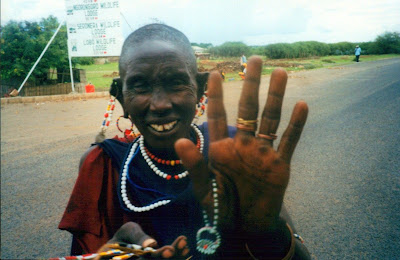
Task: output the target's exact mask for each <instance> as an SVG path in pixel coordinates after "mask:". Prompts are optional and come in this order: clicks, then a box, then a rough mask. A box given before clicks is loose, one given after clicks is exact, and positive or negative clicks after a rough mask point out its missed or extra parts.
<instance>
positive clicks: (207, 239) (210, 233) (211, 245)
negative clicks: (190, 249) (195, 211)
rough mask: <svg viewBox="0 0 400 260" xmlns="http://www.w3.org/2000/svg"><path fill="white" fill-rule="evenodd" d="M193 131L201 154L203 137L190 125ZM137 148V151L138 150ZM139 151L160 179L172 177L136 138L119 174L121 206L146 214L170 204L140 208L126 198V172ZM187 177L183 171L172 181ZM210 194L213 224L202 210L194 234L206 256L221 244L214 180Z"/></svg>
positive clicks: (160, 202)
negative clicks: (201, 220)
mask: <svg viewBox="0 0 400 260" xmlns="http://www.w3.org/2000/svg"><path fill="white" fill-rule="evenodd" d="M192 127H193V129H194V130H195V132H196V133H197V136H198V138H199V139H200V152H203V148H204V137H203V134H202V133H201V131H200V130H199V129H198V128H197V126H195V125H194V124H192ZM138 148H139V149H138ZM139 150H140V151H141V153H142V156H143V158H144V159H145V160H146V162H147V164H148V166H149V167H150V168H151V169H152V170H153V171H154V172H155V173H156V174H157V175H159V176H160V177H162V178H164V179H167V180H169V179H171V178H172V176H171V175H170V174H167V173H164V172H162V171H160V170H159V169H158V168H157V167H156V166H155V165H154V163H153V162H152V161H151V158H149V156H148V155H147V153H146V150H145V148H144V138H143V136H141V137H140V138H137V139H136V140H135V142H134V143H133V145H132V147H131V149H130V151H129V153H128V156H127V158H126V160H125V162H124V164H123V168H122V173H121V179H120V181H121V182H120V190H121V193H120V194H121V199H122V202H123V204H124V205H123V206H124V207H126V208H127V209H129V210H130V211H133V212H146V211H150V210H152V209H155V208H158V207H161V206H164V205H166V204H168V203H170V202H171V200H170V199H165V198H160V199H159V200H158V201H156V202H154V203H151V204H149V205H147V206H142V207H140V206H139V207H138V206H135V205H133V204H132V203H131V201H130V200H129V198H128V194H127V180H128V179H129V176H128V172H129V165H130V163H131V162H132V160H133V158H134V157H135V156H136V154H137V153H138V152H139ZM187 175H188V171H184V172H183V173H180V174H177V175H174V179H176V180H179V179H181V178H183V177H186V176H187ZM212 192H213V199H214V211H213V222H212V226H211V225H210V223H209V221H208V217H207V213H206V212H205V211H204V210H203V219H204V223H205V226H204V227H202V228H200V229H199V230H198V231H197V234H196V241H197V246H196V249H197V250H198V251H199V252H200V253H202V254H206V255H211V254H214V253H215V252H216V250H217V249H218V247H219V246H220V244H221V236H220V234H219V232H218V230H217V223H218V189H217V183H216V181H215V179H212Z"/></svg>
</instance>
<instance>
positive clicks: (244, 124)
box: [236, 118, 258, 132]
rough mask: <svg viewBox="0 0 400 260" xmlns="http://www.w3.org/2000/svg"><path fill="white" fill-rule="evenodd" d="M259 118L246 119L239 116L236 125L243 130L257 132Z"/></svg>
mask: <svg viewBox="0 0 400 260" xmlns="http://www.w3.org/2000/svg"><path fill="white" fill-rule="evenodd" d="M257 123H258V120H257V119H255V120H244V119H243V118H238V119H237V120H236V127H237V128H238V129H240V130H243V131H248V132H255V131H256V130H257Z"/></svg>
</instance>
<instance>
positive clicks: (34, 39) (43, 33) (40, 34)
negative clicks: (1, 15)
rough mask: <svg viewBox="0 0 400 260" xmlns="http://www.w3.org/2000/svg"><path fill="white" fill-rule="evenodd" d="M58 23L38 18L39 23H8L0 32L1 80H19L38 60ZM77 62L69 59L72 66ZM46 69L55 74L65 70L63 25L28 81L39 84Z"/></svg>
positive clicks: (45, 73)
mask: <svg viewBox="0 0 400 260" xmlns="http://www.w3.org/2000/svg"><path fill="white" fill-rule="evenodd" d="M58 26H59V22H58V20H57V18H56V17H54V16H49V17H48V18H42V19H41V20H40V22H30V21H22V22H16V21H10V22H9V23H7V24H6V25H5V26H4V27H2V28H1V32H0V33H1V46H0V59H1V63H0V70H1V78H2V80H5V79H23V78H25V77H26V76H27V74H28V73H29V71H30V69H31V68H32V66H33V64H34V63H35V62H36V60H37V59H38V58H39V56H40V54H41V53H42V51H43V49H44V48H45V46H46V45H47V43H48V41H49V40H50V38H51V37H52V36H53V34H54V33H55V31H56V30H57V27H58ZM78 62H80V60H79V59H73V60H72V65H73V66H75V65H76V64H77V63H78ZM50 68H57V71H58V72H62V71H65V70H67V69H68V68H69V63H68V49H67V28H66V26H65V25H63V26H62V27H61V28H60V30H59V32H58V34H57V36H56V37H55V38H54V40H53V42H52V43H51V45H50V46H49V48H48V49H47V51H46V53H45V54H44V55H43V57H42V59H41V60H40V62H39V63H38V64H37V66H36V68H35V70H34V71H33V73H32V76H31V77H30V81H33V80H35V79H39V82H40V83H42V82H43V81H45V80H46V79H47V73H48V70H49V69H50Z"/></svg>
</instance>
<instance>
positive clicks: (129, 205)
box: [121, 124, 204, 212]
mask: <svg viewBox="0 0 400 260" xmlns="http://www.w3.org/2000/svg"><path fill="white" fill-rule="evenodd" d="M192 127H193V129H194V130H195V131H196V133H197V135H198V137H199V138H200V152H203V147H204V136H203V134H202V133H201V131H200V130H199V129H198V128H197V127H196V126H195V125H194V124H192ZM139 143H141V145H142V146H143V148H142V149H140V150H141V152H142V155H143V158H144V159H145V160H146V162H147V164H148V165H149V166H150V168H151V169H152V170H153V171H154V172H155V173H156V174H157V175H159V176H161V177H163V178H166V177H164V174H165V175H167V174H166V173H164V172H162V171H160V170H159V169H158V168H157V167H156V166H155V165H154V164H153V162H152V161H151V159H150V158H149V157H148V156H147V154H146V152H145V149H144V145H143V135H142V136H141V137H140V138H139ZM138 146H139V144H138V143H137V142H135V143H134V144H133V145H132V148H131V150H130V151H129V154H128V157H127V158H126V161H125V164H124V166H123V170H122V174H121V197H122V201H123V202H124V204H125V206H126V207H127V208H128V209H130V210H132V211H134V212H143V211H149V210H152V209H155V208H157V207H160V206H163V205H166V204H168V203H170V202H171V200H160V201H157V202H155V203H152V204H150V205H147V206H144V207H137V206H134V205H133V204H132V203H131V201H130V200H129V198H128V194H127V191H126V181H127V179H128V172H129V164H130V163H131V161H132V159H133V156H134V154H135V151H136V148H137V147H138ZM146 157H147V158H146ZM187 175H188V171H184V172H183V173H180V174H178V175H177V176H179V178H178V179H180V178H183V177H185V176H187Z"/></svg>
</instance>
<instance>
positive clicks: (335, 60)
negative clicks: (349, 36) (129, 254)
mask: <svg viewBox="0 0 400 260" xmlns="http://www.w3.org/2000/svg"><path fill="white" fill-rule="evenodd" d="M396 57H400V55H399V54H385V55H361V57H360V62H366V61H374V60H382V59H390V58H396ZM262 58H263V61H264V66H263V69H262V72H261V73H262V75H270V74H271V73H272V71H273V70H274V69H275V68H277V67H283V68H284V69H285V70H286V71H288V72H296V71H302V70H310V69H318V68H327V67H334V66H343V65H346V64H350V63H354V62H355V58H354V55H341V56H323V57H311V58H299V59H277V60H271V59H267V58H266V57H262ZM224 61H234V62H236V61H237V62H239V58H226V59H222V58H220V57H217V58H214V59H210V60H209V62H210V64H202V66H203V67H204V68H205V69H211V68H213V67H214V65H215V64H216V63H218V62H224ZM213 64H214V65H213ZM78 68H79V69H84V70H86V78H87V81H88V82H91V83H92V84H93V85H94V86H95V89H96V91H108V90H109V88H110V85H111V82H112V79H113V78H114V77H118V63H117V62H112V63H106V64H101V65H98V64H92V65H84V66H78ZM238 80H242V79H241V77H240V76H239V71H237V72H229V73H225V81H226V82H227V81H238Z"/></svg>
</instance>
